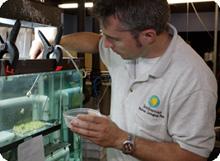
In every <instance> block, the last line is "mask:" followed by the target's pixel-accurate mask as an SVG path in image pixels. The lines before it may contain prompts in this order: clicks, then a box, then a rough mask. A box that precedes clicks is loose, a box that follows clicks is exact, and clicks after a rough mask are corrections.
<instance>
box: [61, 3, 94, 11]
mask: <svg viewBox="0 0 220 161" xmlns="http://www.w3.org/2000/svg"><path fill="white" fill-rule="evenodd" d="M58 7H59V8H62V9H72V8H78V7H79V5H78V3H63V4H59V5H58ZM91 7H93V3H92V2H86V3H85V8H91Z"/></svg>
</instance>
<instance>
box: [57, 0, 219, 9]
mask: <svg viewBox="0 0 220 161" xmlns="http://www.w3.org/2000/svg"><path fill="white" fill-rule="evenodd" d="M167 1H168V3H169V4H178V3H196V2H215V3H217V4H218V6H220V0H167ZM78 6H79V5H78V3H63V4H59V5H58V7H59V8H62V9H71V8H78ZM92 7H93V3H92V2H86V3H85V8H92Z"/></svg>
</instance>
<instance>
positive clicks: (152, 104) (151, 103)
mask: <svg viewBox="0 0 220 161" xmlns="http://www.w3.org/2000/svg"><path fill="white" fill-rule="evenodd" d="M159 105H160V99H159V97H158V96H156V95H153V96H151V97H150V98H148V99H147V101H146V102H145V104H144V105H143V106H142V107H141V106H140V107H139V110H140V111H141V112H144V113H146V114H148V115H151V116H153V117H156V118H164V115H163V114H162V111H161V110H160V109H159V108H158V107H159Z"/></svg>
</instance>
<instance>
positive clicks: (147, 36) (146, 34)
mask: <svg viewBox="0 0 220 161" xmlns="http://www.w3.org/2000/svg"><path fill="white" fill-rule="evenodd" d="M156 36H157V33H156V31H155V30H153V29H146V30H144V31H142V32H141V33H140V41H141V42H142V43H144V44H145V43H147V44H152V43H153V42H155V40H156Z"/></svg>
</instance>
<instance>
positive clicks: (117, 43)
mask: <svg viewBox="0 0 220 161" xmlns="http://www.w3.org/2000/svg"><path fill="white" fill-rule="evenodd" d="M102 33H103V36H104V45H105V47H106V48H111V49H112V50H113V51H114V52H116V53H117V54H118V55H120V56H121V57H122V58H123V59H136V58H138V57H140V56H141V55H142V53H143V47H142V44H141V43H140V42H139V38H138V37H137V39H135V38H134V36H133V35H132V34H131V32H130V31H126V30H125V29H123V28H122V26H121V25H120V22H119V21H118V19H116V18H115V17H113V16H110V17H109V18H108V20H107V23H106V24H105V25H102Z"/></svg>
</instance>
